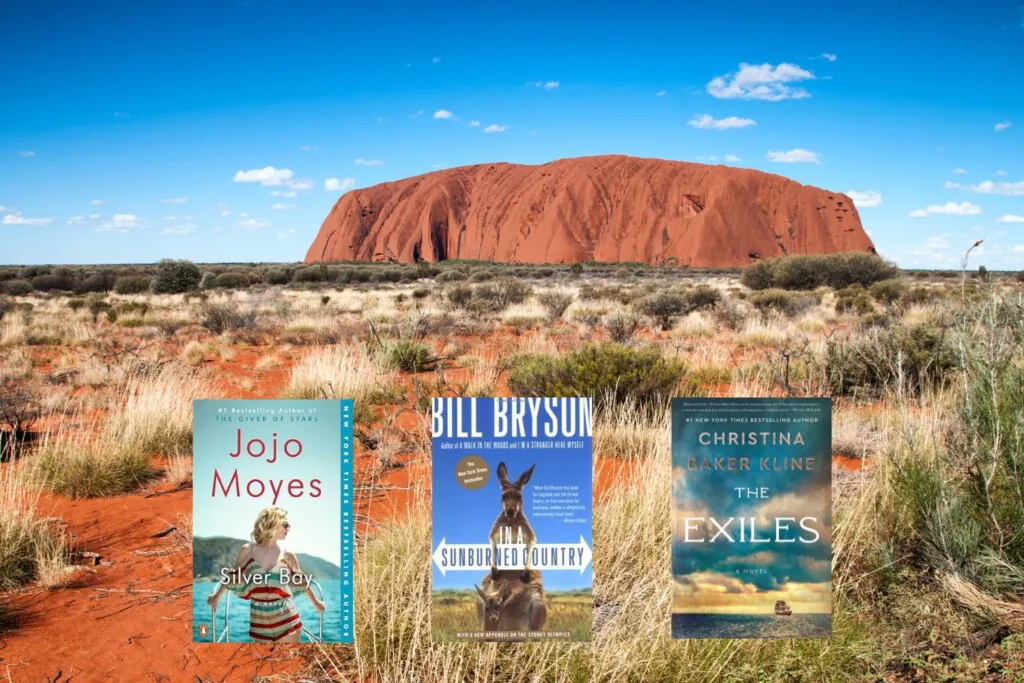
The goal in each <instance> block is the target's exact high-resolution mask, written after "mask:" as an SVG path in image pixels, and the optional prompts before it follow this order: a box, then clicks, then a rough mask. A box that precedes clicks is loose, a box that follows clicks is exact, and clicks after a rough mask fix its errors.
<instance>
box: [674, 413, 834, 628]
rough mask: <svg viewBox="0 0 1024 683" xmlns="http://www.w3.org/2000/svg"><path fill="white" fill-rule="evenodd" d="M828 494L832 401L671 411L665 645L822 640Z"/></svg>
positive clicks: (828, 559)
mask: <svg viewBox="0 0 1024 683" xmlns="http://www.w3.org/2000/svg"><path fill="white" fill-rule="evenodd" d="M831 486H832V400H831V399H828V398H806V399H804V398H800V399H776V398H745V399H740V398H735V399H734V398H720V399H708V398H692V399H691V398H677V399H673V401H672V637H673V638H824V637H829V636H830V635H831V633H832V600H831V595H832V489H831Z"/></svg>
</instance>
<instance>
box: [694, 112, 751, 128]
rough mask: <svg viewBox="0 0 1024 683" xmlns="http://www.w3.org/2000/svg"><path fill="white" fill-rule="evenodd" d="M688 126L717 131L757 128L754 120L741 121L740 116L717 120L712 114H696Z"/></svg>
mask: <svg viewBox="0 0 1024 683" xmlns="http://www.w3.org/2000/svg"><path fill="white" fill-rule="evenodd" d="M687 125H690V126H693V127H694V128H713V129H715V130H729V129H730V128H746V127H747V126H756V125H757V121H755V120H754V119H741V118H740V117H738V116H729V117H726V118H724V119H716V118H714V117H712V116H711V115H710V114H703V115H701V114H694V115H693V118H692V119H690V120H689V121H687Z"/></svg>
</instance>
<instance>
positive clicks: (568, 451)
mask: <svg viewBox="0 0 1024 683" xmlns="http://www.w3.org/2000/svg"><path fill="white" fill-rule="evenodd" d="M431 427H432V429H431V431H432V436H433V455H432V460H433V495H432V500H433V539H432V558H431V565H432V566H431V577H432V588H433V593H432V600H431V626H432V630H433V634H434V639H435V640H436V641H441V642H452V641H466V640H488V641H521V640H564V641H584V640H589V639H590V635H591V612H592V605H593V598H592V593H591V589H592V582H593V572H592V568H591V544H592V542H593V536H592V523H593V493H592V477H593V474H592V472H593V469H592V468H593V463H592V443H593V441H592V434H591V433H592V415H591V400H590V399H589V398H435V399H434V400H433V404H432V416H431Z"/></svg>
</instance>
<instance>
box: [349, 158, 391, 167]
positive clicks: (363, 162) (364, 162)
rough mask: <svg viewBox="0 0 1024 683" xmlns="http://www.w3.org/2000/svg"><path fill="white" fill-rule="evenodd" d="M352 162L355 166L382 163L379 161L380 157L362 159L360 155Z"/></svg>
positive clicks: (378, 164)
mask: <svg viewBox="0 0 1024 683" xmlns="http://www.w3.org/2000/svg"><path fill="white" fill-rule="evenodd" d="M352 163H354V164H355V165H356V166H383V165H384V162H383V161H381V160H380V159H364V158H362V157H359V158H358V159H356V160H355V161H353V162H352Z"/></svg>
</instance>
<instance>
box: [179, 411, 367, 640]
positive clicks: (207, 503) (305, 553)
mask: <svg viewBox="0 0 1024 683" xmlns="http://www.w3.org/2000/svg"><path fill="white" fill-rule="evenodd" d="M192 410H193V477H192V482H193V483H192V488H193V490H192V496H193V497H192V501H193V502H192V513H193V514H192V529H193V541H192V580H193V598H192V600H193V603H192V638H193V641H195V642H207V643H209V642H232V643H239V642H326V643H350V642H352V641H353V628H354V623H353V618H352V616H353V615H352V612H353V574H352V568H353V567H352V565H353V524H354V519H353V516H352V493H353V489H352V472H353V459H352V458H353V454H352V401H350V400H341V401H291V400H288V401H258V400H237V401H232V400H223V401H220V400H216V401H194V402H193V408H192Z"/></svg>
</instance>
